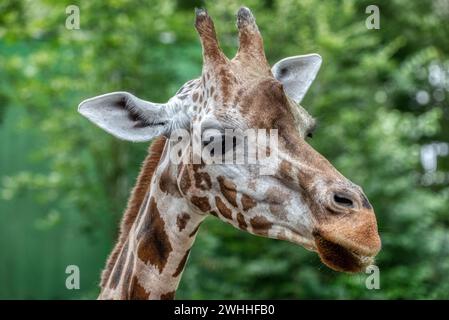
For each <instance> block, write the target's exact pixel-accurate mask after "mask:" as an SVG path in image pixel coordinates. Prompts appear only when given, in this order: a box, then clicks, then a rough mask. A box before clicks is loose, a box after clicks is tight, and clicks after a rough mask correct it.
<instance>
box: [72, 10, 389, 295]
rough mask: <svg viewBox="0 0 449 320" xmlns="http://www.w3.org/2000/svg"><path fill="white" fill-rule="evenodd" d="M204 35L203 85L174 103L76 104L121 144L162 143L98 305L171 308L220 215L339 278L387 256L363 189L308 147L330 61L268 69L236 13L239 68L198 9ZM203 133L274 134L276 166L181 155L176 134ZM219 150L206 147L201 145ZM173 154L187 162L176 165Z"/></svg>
mask: <svg viewBox="0 0 449 320" xmlns="http://www.w3.org/2000/svg"><path fill="white" fill-rule="evenodd" d="M195 27H196V30H197V32H198V34H199V37H200V41H201V45H202V49H203V69H202V73H201V76H200V77H198V78H196V79H193V80H190V81H188V82H187V83H185V84H184V85H183V86H182V87H181V88H180V89H179V90H178V92H177V93H176V94H175V95H174V96H173V97H172V98H170V99H169V101H168V102H166V103H153V102H149V101H146V100H142V99H140V98H138V97H136V96H134V95H132V94H130V93H128V92H113V93H108V94H104V95H100V96H97V97H93V98H90V99H87V100H84V101H83V102H81V104H80V105H79V107H78V111H79V112H80V113H81V114H82V115H83V116H85V117H86V118H87V119H89V120H90V121H91V122H93V123H94V124H96V125H98V126H99V127H100V128H102V129H104V130H105V131H107V132H108V133H110V134H112V135H114V136H116V137H117V138H120V139H124V140H127V141H133V142H144V141H151V140H154V141H153V142H152V144H151V146H150V148H149V153H148V156H147V157H146V159H145V161H144V163H143V165H142V168H141V171H140V174H139V176H138V179H137V183H136V185H135V187H134V189H133V191H132V193H131V196H130V199H129V201H128V205H127V208H126V211H125V213H124V217H123V219H122V223H121V228H120V235H119V239H118V241H117V243H116V245H115V247H114V249H113V251H112V253H111V254H110V256H109V258H108V261H107V264H106V268H105V269H104V271H103V273H102V277H101V285H100V286H101V292H100V295H99V297H98V298H99V299H145V300H146V299H173V298H174V297H175V292H176V289H177V287H178V284H179V281H180V279H181V276H182V272H183V270H184V267H185V264H186V261H187V259H188V256H189V252H190V249H191V247H192V245H193V242H194V240H195V237H196V235H197V232H198V229H199V227H200V225H201V223H202V221H203V220H204V219H205V218H206V217H208V216H211V215H212V216H215V217H217V218H218V219H220V220H223V221H225V222H227V223H229V224H231V225H233V226H234V227H236V228H238V229H240V230H243V231H246V232H249V233H251V234H254V235H259V236H263V237H269V238H273V239H280V240H286V241H290V242H293V243H295V244H298V245H300V246H303V247H304V248H306V249H308V250H311V251H314V252H317V254H318V255H319V257H320V258H321V261H322V262H323V263H324V264H325V265H327V266H328V267H330V268H332V269H334V270H337V271H342V272H360V271H362V270H364V268H365V267H366V266H368V265H370V264H371V263H373V261H374V260H373V259H374V257H375V256H376V255H377V253H378V252H379V250H380V247H381V241H380V237H379V234H378V231H377V222H376V217H375V213H374V210H373V208H372V206H371V204H370V203H369V201H368V199H367V198H366V196H365V195H364V193H363V191H362V189H361V188H360V187H359V186H357V185H356V184H354V183H353V182H351V181H350V180H348V179H347V178H345V177H344V176H343V175H342V174H340V173H339V172H338V171H337V170H336V169H335V168H334V167H333V166H332V165H331V164H330V163H329V162H328V161H327V160H326V159H325V158H324V157H323V156H322V155H320V154H319V153H318V152H317V151H315V150H314V149H313V148H312V147H311V146H310V145H309V144H308V142H307V139H308V137H309V136H310V135H311V133H312V131H313V130H314V128H315V120H314V119H313V118H312V116H310V115H309V113H308V112H307V111H306V110H305V109H304V108H303V107H302V106H300V105H299V104H300V102H301V100H302V98H303V96H304V95H305V94H306V92H307V90H308V88H309V86H310V85H311V83H312V82H313V80H314V79H315V77H316V74H317V73H318V70H319V68H320V65H321V57H320V56H319V55H318V54H309V55H302V56H295V57H288V58H285V59H282V60H280V61H279V62H277V63H275V64H274V65H273V66H272V67H270V65H269V63H268V61H267V59H266V57H265V52H264V47H263V39H262V36H261V34H260V32H259V29H258V27H257V25H256V22H255V18H254V16H253V14H252V13H251V11H250V10H249V9H248V8H246V7H242V8H240V9H239V11H238V12H237V28H238V31H239V48H238V51H237V53H236V55H235V57H234V58H233V59H228V58H227V57H226V56H225V55H224V54H223V52H222V51H221V49H220V46H219V43H218V40H217V36H216V33H215V28H214V24H213V21H212V19H211V17H210V16H209V14H208V13H207V11H206V10H204V9H196V18H195ZM194 127H195V128H200V131H201V134H203V135H205V134H206V133H207V132H214V133H213V134H212V135H214V134H215V135H216V132H218V134H219V135H224V133H223V132H224V130H225V129H229V128H231V129H245V128H257V129H276V130H277V137H278V140H277V141H278V143H277V145H276V146H275V147H276V150H269V147H267V148H266V149H265V151H267V150H268V153H269V152H271V151H273V152H274V151H276V154H277V159H278V160H277V161H272V162H270V163H269V164H268V166H271V169H273V171H272V174H269V175H261V174H259V173H260V171H258V169H260V168H259V167H258V166H257V165H252V164H245V163H244V164H237V163H224V164H223V163H222V164H205V163H204V162H203V161H201V162H199V163H194V162H192V161H191V159H192V156H193V154H194V153H195V151H194V149H193V148H192V144H187V145H185V146H184V147H183V148H181V149H179V150H175V148H176V146H177V145H176V143H177V140H176V139H173V138H172V134H173V132H175V131H176V130H179V129H183V130H186V131H187V132H191V131H192V130H193V128H194ZM201 137H202V136H201ZM193 139H195V137H194V138H193ZM211 141H214V139H210V140H207V139H206V140H203V138H201V141H200V144H201V145H203V144H204V145H206V143H209V142H211ZM216 141H220V140H219V139H217V140H216ZM233 142H234V140H233ZM212 143H213V142H212ZM234 147H235V144H233V145H232V148H231V149H233V148H234ZM270 147H271V146H270ZM225 148H226V147H225ZM216 150H217V153H218V152H219V150H220V148H218V147H217V148H216ZM174 151H176V152H175V153H176V154H177V155H178V156H179V158H180V161H179V162H174V161H172V158H171V156H170V155H171V154H173V152H174ZM221 152H222V153H225V152H227V151H226V150H221Z"/></svg>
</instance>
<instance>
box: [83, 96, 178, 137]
mask: <svg viewBox="0 0 449 320" xmlns="http://www.w3.org/2000/svg"><path fill="white" fill-rule="evenodd" d="M78 112H79V113H81V114H82V115H83V116H85V117H86V118H87V119H89V120H90V121H92V122H93V123H94V124H96V125H97V126H99V127H100V128H102V129H103V130H105V131H107V132H109V133H110V134H112V135H114V136H116V137H117V138H119V139H123V140H127V141H134V142H141V141H149V140H151V139H153V138H154V137H156V136H159V135H161V134H165V133H166V132H167V130H168V129H169V128H170V119H169V118H168V115H167V110H166V108H165V105H164V104H157V103H152V102H148V101H145V100H142V99H139V98H137V97H136V96H134V95H132V94H130V93H128V92H112V93H107V94H103V95H101V96H97V97H94V98H90V99H87V100H84V101H83V102H81V103H80V104H79V106H78Z"/></svg>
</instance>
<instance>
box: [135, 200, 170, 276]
mask: <svg viewBox="0 0 449 320" xmlns="http://www.w3.org/2000/svg"><path fill="white" fill-rule="evenodd" d="M144 219H145V220H144V222H143V224H142V226H141V229H140V230H139V232H138V234H137V239H138V241H139V243H138V246H137V254H138V256H139V258H140V259H141V260H142V261H144V262H148V263H150V264H152V265H154V266H155V267H157V268H158V269H159V272H160V273H161V272H162V271H163V270H164V267H165V264H166V263H167V259H168V256H169V255H170V252H171V251H172V250H173V248H172V246H171V243H170V240H169V238H168V235H167V233H166V231H165V222H164V220H163V219H162V218H161V215H160V214H159V210H158V209H157V204H156V202H155V201H154V198H153V197H152V198H151V199H150V208H149V212H148V213H147V214H146V215H145V218H144Z"/></svg>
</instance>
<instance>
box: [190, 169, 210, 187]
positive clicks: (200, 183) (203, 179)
mask: <svg viewBox="0 0 449 320" xmlns="http://www.w3.org/2000/svg"><path fill="white" fill-rule="evenodd" d="M194 178H195V187H197V188H198V189H201V190H209V189H210V188H211V186H212V182H211V180H210V176H209V174H208V173H206V172H195V173H194Z"/></svg>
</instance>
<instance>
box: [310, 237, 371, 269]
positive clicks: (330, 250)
mask: <svg viewBox="0 0 449 320" xmlns="http://www.w3.org/2000/svg"><path fill="white" fill-rule="evenodd" d="M314 237H315V246H316V251H317V252H318V255H319V256H320V258H321V261H322V262H323V263H324V264H325V265H327V266H328V267H329V268H331V269H333V270H335V271H339V272H349V273H356V272H362V271H364V270H365V268H366V267H367V266H369V265H371V264H372V263H373V262H374V257H373V256H369V255H364V254H362V253H361V252H359V251H358V250H357V249H355V248H348V247H344V246H343V245H341V244H338V243H336V242H333V241H330V240H328V239H326V238H324V237H323V236H322V235H321V234H319V233H317V232H315V233H314Z"/></svg>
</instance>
